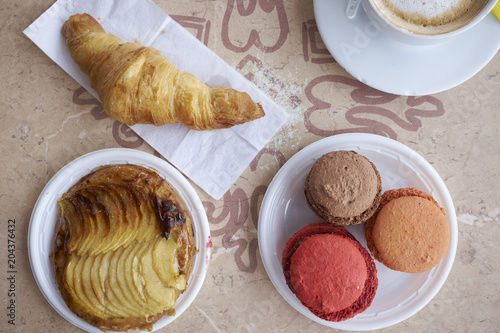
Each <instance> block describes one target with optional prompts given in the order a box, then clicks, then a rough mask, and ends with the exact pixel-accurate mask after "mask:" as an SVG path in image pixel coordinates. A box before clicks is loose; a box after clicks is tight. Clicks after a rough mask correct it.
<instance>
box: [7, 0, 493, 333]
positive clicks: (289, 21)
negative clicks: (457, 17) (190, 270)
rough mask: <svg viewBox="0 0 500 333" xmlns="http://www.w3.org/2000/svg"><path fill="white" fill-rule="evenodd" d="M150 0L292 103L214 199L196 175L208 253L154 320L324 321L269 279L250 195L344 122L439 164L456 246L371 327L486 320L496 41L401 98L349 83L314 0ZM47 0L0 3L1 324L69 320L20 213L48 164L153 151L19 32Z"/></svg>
mask: <svg viewBox="0 0 500 333" xmlns="http://www.w3.org/2000/svg"><path fill="white" fill-rule="evenodd" d="M154 2H155V3H156V4H157V5H158V6H159V7H161V9H162V10H164V11H165V12H166V13H168V14H169V15H171V16H172V18H174V19H175V20H176V21H177V22H179V23H180V24H181V25H182V26H183V27H185V28H186V29H187V30H188V31H189V32H191V33H192V34H193V35H194V36H195V37H196V38H198V39H199V40H200V41H201V42H203V43H204V44H205V45H206V46H207V47H208V48H210V49H211V50H213V51H214V52H215V53H216V54H217V55H219V56H220V57H221V58H222V59H223V60H224V61H225V62H227V63H228V64H229V65H230V66H232V67H234V68H235V69H236V70H237V71H239V72H240V73H241V74H242V75H244V76H245V77H246V78H247V79H249V80H250V81H252V82H253V83H255V84H256V85H257V86H258V87H259V88H260V89H261V90H262V91H263V92H265V93H266V94H268V95H269V96H270V97H271V98H272V99H273V100H274V101H275V102H276V103H278V104H279V105H280V106H282V107H283V108H284V109H285V110H286V111H287V112H288V113H289V117H288V119H287V121H286V123H285V124H284V125H283V126H282V127H281V128H280V129H279V130H278V132H277V133H276V134H275V135H274V136H273V138H272V139H271V140H270V141H269V142H268V144H267V145H266V146H265V148H264V149H262V150H261V151H260V153H259V154H258V155H257V156H256V157H255V159H254V160H253V161H252V163H251V164H250V165H249V166H248V167H247V168H246V169H245V171H244V172H243V173H242V175H241V176H240V177H239V178H238V180H237V181H236V182H235V183H234V185H233V186H232V187H231V188H230V189H229V191H228V192H227V193H226V194H225V195H224V196H223V197H222V198H221V199H220V200H214V199H213V198H211V197H210V196H208V195H207V194H206V193H205V192H204V191H203V190H201V189H200V188H199V187H197V186H196V185H195V184H193V186H194V188H195V190H196V192H197V194H198V195H199V197H200V198H201V201H202V203H203V206H204V208H205V210H206V213H207V217H208V221H209V224H210V230H211V237H212V243H213V248H212V256H211V262H210V266H209V269H208V272H207V277H206V280H205V282H204V284H203V287H202V288H201V291H200V293H199V294H198V296H197V298H196V299H195V301H194V302H193V303H192V304H191V306H190V307H189V308H188V309H187V310H186V311H185V312H184V313H183V314H182V315H181V316H179V318H177V319H176V320H175V321H173V322H172V323H171V324H170V325H169V326H168V327H166V328H164V329H162V330H160V331H161V332H170V331H172V332H173V331H176V332H205V333H208V332H282V331H286V332H305V331H314V332H334V331H337V330H335V329H332V328H328V327H325V326H322V325H320V324H318V323H316V322H314V321H312V320H310V319H308V318H306V317H304V316H303V315H301V314H300V313H299V312H297V311H296V310H295V309H294V308H292V307H291V306H290V305H289V304H288V303H287V302H286V301H285V300H284V299H283V298H282V297H281V295H280V294H279V293H278V292H277V290H276V289H275V288H274V286H273V284H272V283H271V281H270V279H269V277H268V275H267V273H266V271H265V269H264V266H263V263H262V260H261V257H260V253H259V247H258V239H257V225H258V213H259V209H260V204H261V202H262V197H263V195H264V193H265V191H266V189H267V187H268V186H269V184H270V182H271V180H272V179H273V177H274V175H275V174H276V172H277V171H278V170H279V169H280V168H281V167H282V166H283V165H284V163H285V162H286V161H287V160H289V159H290V158H291V157H292V156H293V155H294V154H296V153H297V152H298V151H299V150H301V149H302V148H304V147H306V146H308V145H309V144H311V143H314V142H316V141H318V140H320V139H322V138H324V137H329V136H332V135H337V134H341V133H373V134H377V135H382V136H386V137H389V138H392V139H394V140H397V141H399V142H401V143H403V144H405V145H407V146H409V147H410V148H412V149H413V150H415V151H417V152H418V153H419V154H420V155H422V156H423V157H424V158H425V159H426V160H427V161H428V162H429V163H430V164H431V165H432V166H433V167H434V168H435V170H436V171H437V172H438V173H439V175H440V176H441V178H442V179H443V181H444V183H445V184H446V186H447V187H448V189H449V192H450V194H451V196H452V198H453V202H454V205H455V209H456V216H457V221H458V247H457V253H456V258H455V262H454V265H453V268H452V270H451V273H450V274H449V276H448V279H447V280H446V282H445V284H444V286H443V287H442V288H441V290H440V291H439V292H438V293H437V295H436V296H435V297H434V299H432V300H431V301H430V302H429V303H428V304H427V305H426V306H425V307H424V308H423V309H422V310H421V311H419V312H418V313H416V314H415V315H414V316H412V317H410V318H408V319H407V320H405V321H403V322H400V323H398V324H396V325H394V326H390V327H387V328H384V329H382V330H380V331H381V332H475V331H477V332H494V331H498V330H499V328H498V327H500V317H499V315H498V314H499V313H500V279H499V278H498V276H499V274H500V259H499V258H500V243H499V241H498V240H499V239H500V191H499V189H498V188H499V185H500V145H499V142H500V129H499V128H500V115H499V114H500V113H499V112H498V111H499V108H500V93H499V92H500V55H499V54H496V55H495V56H494V57H493V59H492V60H491V61H490V62H489V63H488V64H487V65H486V66H485V67H484V68H483V69H482V70H480V71H479V73H477V74H476V75H474V76H473V77H472V78H471V79H469V80H467V81H466V82H464V83H462V84H460V85H458V86H456V87H453V88H451V89H449V90H446V91H444V92H439V93H435V94H432V95H426V96H417V97H412V96H398V95H392V94H389V93H386V92H381V91H378V90H375V89H373V88H371V87H369V86H367V85H365V84H364V83H361V82H360V81H358V80H356V79H355V78H353V77H352V76H350V75H349V74H348V72H347V71H346V70H345V69H344V68H342V67H341V66H340V65H339V64H338V63H337V62H336V60H335V59H334V58H333V57H332V56H331V55H330V53H329V52H328V50H327V49H326V47H325V44H324V43H323V41H322V39H321V36H320V34H319V32H318V27H317V24H316V21H315V16H314V10H313V2H312V1H298V0H293V1H284V0H273V1H257V0H250V1H241V0H227V1H210V0H198V1H179V0H174V1H165V0H154ZM52 4H53V0H26V1H14V0H4V1H2V6H1V9H0V22H2V23H1V30H0V31H1V32H0V36H1V38H0V59H1V61H0V73H1V75H2V78H3V80H1V81H0V109H1V113H0V117H1V118H0V119H1V122H0V129H1V131H0V141H1V144H0V153H1V156H2V158H1V159H0V166H1V170H2V177H1V178H0V216H1V220H2V228H3V230H2V231H0V243H1V244H3V245H2V248H3V250H2V252H3V254H1V255H0V258H1V262H2V265H1V266H2V270H1V272H0V293H1V294H2V295H3V297H1V299H2V300H1V301H0V304H1V307H2V309H3V310H2V316H1V319H0V332H57V331H60V332H80V331H81V330H80V329H78V328H76V327H75V326H73V325H72V324H70V323H69V322H67V321H66V320H65V319H64V318H62V317H61V316H60V315H59V314H58V313H57V312H56V311H54V310H53V309H52V307H51V306H50V304H49V303H48V302H47V301H46V300H45V298H44V297H43V295H42V293H41V292H40V290H39V289H38V287H37V284H36V282H35V279H34V277H33V274H32V271H31V267H30V262H29V258H28V251H27V234H28V227H29V222H30V216H31V212H32V209H33V207H34V204H35V202H36V200H37V198H38V196H39V195H40V192H41V191H42V189H43V188H44V186H45V184H46V183H47V182H48V181H49V180H50V179H51V177H52V176H53V175H54V174H55V173H56V172H57V171H58V170H59V169H60V168H62V167H63V166H64V165H66V164H67V163H68V162H70V161H72V160H73V159H75V158H77V157H79V156H81V155H83V154H86V153H88V152H91V151H94V150H97V149H102V148H114V147H117V148H118V147H126V148H132V149H137V150H141V151H145V152H147V153H150V154H156V155H158V154H157V153H155V151H154V149H152V148H151V147H150V146H149V145H148V144H147V143H145V142H144V141H143V140H142V139H141V138H140V137H138V136H137V135H136V134H135V133H134V132H133V131H132V130H131V129H130V128H128V127H127V126H126V125H123V124H121V123H119V122H117V121H115V120H113V119H112V118H109V117H108V116H107V115H106V114H105V113H104V111H103V108H102V106H101V104H100V103H99V101H98V100H96V99H95V98H93V97H92V95H90V94H89V93H88V92H87V91H86V90H85V89H83V88H82V87H81V86H80V85H79V84H77V83H76V82H75V81H74V80H73V79H72V78H71V77H70V76H69V75H68V74H66V73H65V72H64V71H63V70H61V68H60V67H58V65H56V64H55V63H54V62H53V61H51V60H50V59H49V58H48V57H47V56H46V55H45V54H44V53H43V52H42V51H41V50H40V49H39V48H38V47H37V46H36V45H35V44H34V43H33V42H32V41H31V40H30V39H29V38H27V37H26V36H25V35H24V34H23V30H24V29H25V28H26V27H27V26H29V25H30V24H31V23H32V22H33V21H34V20H35V19H36V18H37V17H38V16H40V15H41V14H42V13H43V12H44V11H45V10H47V9H48V8H49V7H50V6H51V5H52ZM499 24H500V22H499ZM456 70H457V71H460V70H461V68H456ZM436 75H438V73H437V74H436ZM9 235H15V251H11V250H13V247H8V240H9V239H12V237H11V236H9ZM9 237H11V238H9ZM9 244H10V243H9ZM9 254H11V255H10V257H9ZM13 257H15V267H13V268H14V269H10V268H9V263H10V262H9V261H8V259H12V258H13ZM11 272H14V273H11ZM11 304H14V305H15V310H14V311H12V310H11V309H12V306H11ZM9 306H11V309H9ZM12 314H13V315H12Z"/></svg>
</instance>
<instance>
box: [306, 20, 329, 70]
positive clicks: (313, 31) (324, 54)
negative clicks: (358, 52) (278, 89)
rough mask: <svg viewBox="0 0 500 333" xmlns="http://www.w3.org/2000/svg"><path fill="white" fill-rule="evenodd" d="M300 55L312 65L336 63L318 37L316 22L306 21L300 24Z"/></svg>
mask: <svg viewBox="0 0 500 333" xmlns="http://www.w3.org/2000/svg"><path fill="white" fill-rule="evenodd" d="M302 53H303V54H304V61H305V62H308V61H310V62H312V63H313V64H327V63H334V62H336V61H335V59H334V58H333V57H332V56H331V55H330V52H328V49H327V48H326V47H325V44H323V40H322V39H321V36H320V35H319V30H318V26H317V25H316V20H308V21H307V22H304V23H302Z"/></svg>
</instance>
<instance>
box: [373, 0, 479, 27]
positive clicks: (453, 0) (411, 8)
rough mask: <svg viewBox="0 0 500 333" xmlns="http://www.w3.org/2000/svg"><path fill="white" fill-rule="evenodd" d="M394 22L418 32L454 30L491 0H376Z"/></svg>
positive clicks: (374, 0) (384, 13) (468, 20)
mask: <svg viewBox="0 0 500 333" xmlns="http://www.w3.org/2000/svg"><path fill="white" fill-rule="evenodd" d="M373 2H374V4H375V6H376V7H377V8H378V9H379V11H380V12H381V13H382V14H383V15H384V16H385V17H386V18H387V19H388V20H389V21H391V22H392V23H393V24H395V25H397V26H399V27H401V28H404V29H406V30H409V31H412V32H415V33H418V34H428V35H434V34H441V33H446V32H450V31H453V30H456V29H459V28H460V27H462V26H464V25H466V24H467V23H468V22H470V21H471V20H472V19H473V18H474V17H475V16H476V15H477V14H478V13H479V12H480V11H481V9H483V7H484V6H485V5H486V3H487V2H488V1H487V0H373Z"/></svg>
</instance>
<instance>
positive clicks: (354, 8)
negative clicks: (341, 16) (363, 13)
mask: <svg viewBox="0 0 500 333" xmlns="http://www.w3.org/2000/svg"><path fill="white" fill-rule="evenodd" d="M360 3H361V0H349V1H348V2H347V9H346V12H345V14H346V15H347V18H349V19H353V18H354V17H355V16H356V13H357V12H358V9H359V4H360Z"/></svg>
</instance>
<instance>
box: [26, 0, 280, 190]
mask: <svg viewBox="0 0 500 333" xmlns="http://www.w3.org/2000/svg"><path fill="white" fill-rule="evenodd" d="M76 13H89V14H90V15H92V16H93V17H94V18H96V19H97V20H98V21H99V22H100V23H101V25H102V26H103V27H104V30H105V31H106V32H109V33H111V34H114V35H116V36H118V37H119V38H121V39H123V40H125V41H138V42H140V43H142V44H143V45H145V46H152V47H154V48H156V49H158V50H160V51H161V52H162V53H163V55H165V56H166V57H167V58H168V59H169V60H170V61H171V62H172V63H173V64H174V65H176V66H177V67H178V68H179V69H181V70H184V71H186V72H189V73H191V74H194V75H195V76H196V77H198V79H200V80H201V81H203V82H205V83H207V84H208V85H209V86H229V87H232V88H234V89H237V90H240V91H244V92H246V93H248V94H249V95H250V96H251V97H252V99H253V100H254V101H256V102H259V103H260V104H261V105H262V106H263V108H264V111H265V112H266V115H265V117H263V118H260V119H257V120H254V121H252V122H249V123H246V124H242V125H237V126H235V127H232V128H230V129H224V130H216V131H194V130H189V129H188V128H186V127H184V126H182V125H180V124H176V125H165V126H162V127H155V126H153V125H134V126H132V127H131V128H132V129H133V130H134V131H135V132H136V133H137V134H138V135H139V136H141V137H142V138H143V139H144V140H145V141H146V142H147V143H149V144H150V145H151V146H152V147H153V148H154V149H156V150H157V151H158V152H159V153H160V154H161V155H162V156H164V157H165V158H166V159H167V160H168V161H169V162H170V163H172V164H173V165H174V166H175V167H176V168H178V169H179V170H180V171H181V172H182V173H184V174H185V175H186V176H187V177H189V178H190V179H191V180H192V181H193V182H195V183H196V184H197V185H198V186H200V187H201V188H202V189H203V190H204V191H206V192H207V193H208V194H209V195H210V196H212V197H213V198H215V199H217V200H218V199H220V198H221V197H222V196H223V195H224V193H226V191H227V190H228V189H229V188H230V187H231V185H232V184H233V183H234V182H235V181H236V180H237V178H238V177H239V176H240V175H241V173H242V172H243V171H244V170H245V168H246V167H247V166H248V165H249V164H250V162H251V161H252V159H253V158H254V157H255V156H256V155H257V153H258V152H259V151H260V150H261V149H262V148H263V147H264V145H265V144H266V143H267V142H268V141H269V140H270V139H271V138H272V136H273V135H274V134H275V133H276V131H277V130H278V129H279V128H280V127H281V125H282V124H283V123H284V121H285V120H286V118H287V116H288V115H287V113H286V112H285V111H283V109H281V108H280V107H279V106H278V105H277V104H276V103H275V102H274V101H272V100H271V99H270V98H269V97H268V96H267V95H265V94H264V93H262V92H261V91H260V90H259V89H258V88H257V87H256V86H255V85H254V84H252V83H251V82H249V81H248V80H247V79H245V78H244V77H243V76H242V75H241V74H239V73H238V72H237V71H236V70H235V69H234V68H232V67H230V66H229V65H227V64H226V63H225V62H224V61H223V60H222V59H221V58H219V57H218V56H217V55H216V54H214V53H213V52H212V51H211V50H210V49H208V48H207V47H206V46H205V45H204V44H203V43H201V42H200V41H199V40H197V39H196V38H195V37H194V36H193V35H192V34H190V33H189V32H188V31H187V30H185V29H184V28H183V27H182V26H180V25H179V24H177V23H176V22H175V21H174V20H173V19H172V18H170V17H169V16H168V15H167V14H166V13H165V12H164V11H163V10H162V9H161V8H159V7H158V6H157V5H156V4H155V3H153V2H152V1H151V0H140V1H137V0H106V1H103V0H81V1H71V0H59V1H57V2H56V3H54V4H53V5H52V6H51V7H50V8H49V9H48V10H47V11H46V12H45V13H43V14H42V15H41V16H40V17H39V18H38V19H37V20H36V21H35V22H33V23H32V24H31V25H30V26H29V27H28V28H26V29H25V30H24V33H25V34H26V36H28V37H29V38H30V39H31V40H32V41H33V42H34V43H35V44H36V45H37V46H38V47H40V49H42V51H44V52H45V53H46V54H47V55H48V56H49V57H50V58H51V59H52V60H53V61H54V62H56V63H57V64H58V65H59V66H61V68H62V69H64V70H65V71H66V72H67V73H68V74H69V75H71V76H72V77H73V78H74V79H75V80H76V81H77V82H78V83H79V84H81V85H82V86H83V87H84V88H85V89H87V90H88V91H89V92H90V93H91V94H92V95H93V96H94V97H96V98H98V95H97V93H96V91H95V90H93V89H92V88H91V87H90V80H89V78H88V76H87V75H85V74H83V73H82V72H81V70H80V68H79V67H78V65H76V64H75V62H74V61H73V59H72V58H71V55H70V54H69V51H68V48H67V46H66V43H65V40H64V38H63V36H62V34H61V27H62V25H63V23H64V22H65V21H66V20H67V19H68V18H69V16H71V15H73V14H76Z"/></svg>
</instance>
